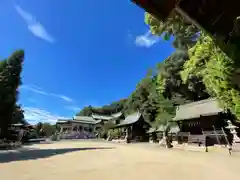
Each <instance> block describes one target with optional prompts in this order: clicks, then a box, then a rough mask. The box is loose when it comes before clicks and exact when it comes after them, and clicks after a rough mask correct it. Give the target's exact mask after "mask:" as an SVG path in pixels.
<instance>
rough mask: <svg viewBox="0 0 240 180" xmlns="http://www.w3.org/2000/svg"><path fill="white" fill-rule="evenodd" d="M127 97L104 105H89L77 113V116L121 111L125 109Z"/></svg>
mask: <svg viewBox="0 0 240 180" xmlns="http://www.w3.org/2000/svg"><path fill="white" fill-rule="evenodd" d="M126 101H127V99H121V100H119V101H117V102H113V103H111V104H109V105H104V106H102V107H93V106H87V107H84V108H83V109H82V110H81V111H80V112H79V113H77V114H76V115H77V116H91V115H92V113H96V114H101V115H110V114H113V113H116V112H119V111H123V110H124V106H125V103H126Z"/></svg>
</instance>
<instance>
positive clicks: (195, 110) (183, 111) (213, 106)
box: [173, 99, 224, 121]
mask: <svg viewBox="0 0 240 180" xmlns="http://www.w3.org/2000/svg"><path fill="white" fill-rule="evenodd" d="M223 111H224V110H223V109H222V108H220V107H219V105H218V102H217V100H216V99H206V100H202V101H197V102H193V103H189V104H185V105H181V106H179V107H178V108H177V110H176V116H175V117H174V118H173V120H176V121H177V120H187V119H194V118H199V117H200V116H209V115H216V114H218V113H220V112H223Z"/></svg>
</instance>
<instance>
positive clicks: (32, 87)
mask: <svg viewBox="0 0 240 180" xmlns="http://www.w3.org/2000/svg"><path fill="white" fill-rule="evenodd" d="M20 89H24V90H28V91H32V92H35V93H37V94H42V95H45V96H52V97H56V98H60V99H62V100H64V101H67V102H73V99H71V98H70V97H67V96H65V95H62V94H56V93H50V92H46V91H44V90H43V89H42V88H40V87H38V86H35V85H22V86H21V87H20Z"/></svg>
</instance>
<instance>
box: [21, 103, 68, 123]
mask: <svg viewBox="0 0 240 180" xmlns="http://www.w3.org/2000/svg"><path fill="white" fill-rule="evenodd" d="M23 110H24V116H25V119H26V120H27V121H28V122H29V123H30V124H36V123H38V122H48V123H55V122H56V121H57V120H58V119H66V117H62V116H59V115H56V114H53V113H51V112H48V111H46V110H43V109H39V108H35V107H24V108H23Z"/></svg>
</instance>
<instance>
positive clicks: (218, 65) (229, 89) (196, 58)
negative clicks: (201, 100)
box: [181, 34, 240, 119]
mask: <svg viewBox="0 0 240 180" xmlns="http://www.w3.org/2000/svg"><path fill="white" fill-rule="evenodd" d="M223 46H224V45H223ZM223 46H222V47H223ZM225 46H226V49H228V48H229V49H230V51H232V52H234V49H235V48H234V47H232V46H230V45H225ZM189 54H190V60H189V61H187V62H186V63H185V64H184V70H183V71H182V72H181V76H182V79H183V81H184V82H186V81H187V79H188V78H189V77H191V76H198V77H201V78H202V79H203V82H204V84H205V86H206V88H207V91H208V92H209V93H210V94H211V96H212V97H216V98H217V99H218V100H219V102H220V104H221V105H222V107H224V108H225V109H228V110H230V111H231V113H233V114H234V115H236V116H237V118H238V119H239V118H240V89H239V87H238V86H237V85H236V84H235V83H234V81H233V78H234V76H235V72H236V70H238V68H239V66H238V63H237V62H236V61H238V59H236V57H235V53H232V56H227V55H226V54H225V53H224V52H223V51H222V50H221V49H220V48H219V47H218V46H217V45H216V44H215V42H214V41H213V40H212V39H211V38H210V37H209V36H206V35H204V34H202V36H201V38H200V39H199V41H198V42H197V43H196V45H195V46H194V47H192V48H191V49H190V50H189Z"/></svg>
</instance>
